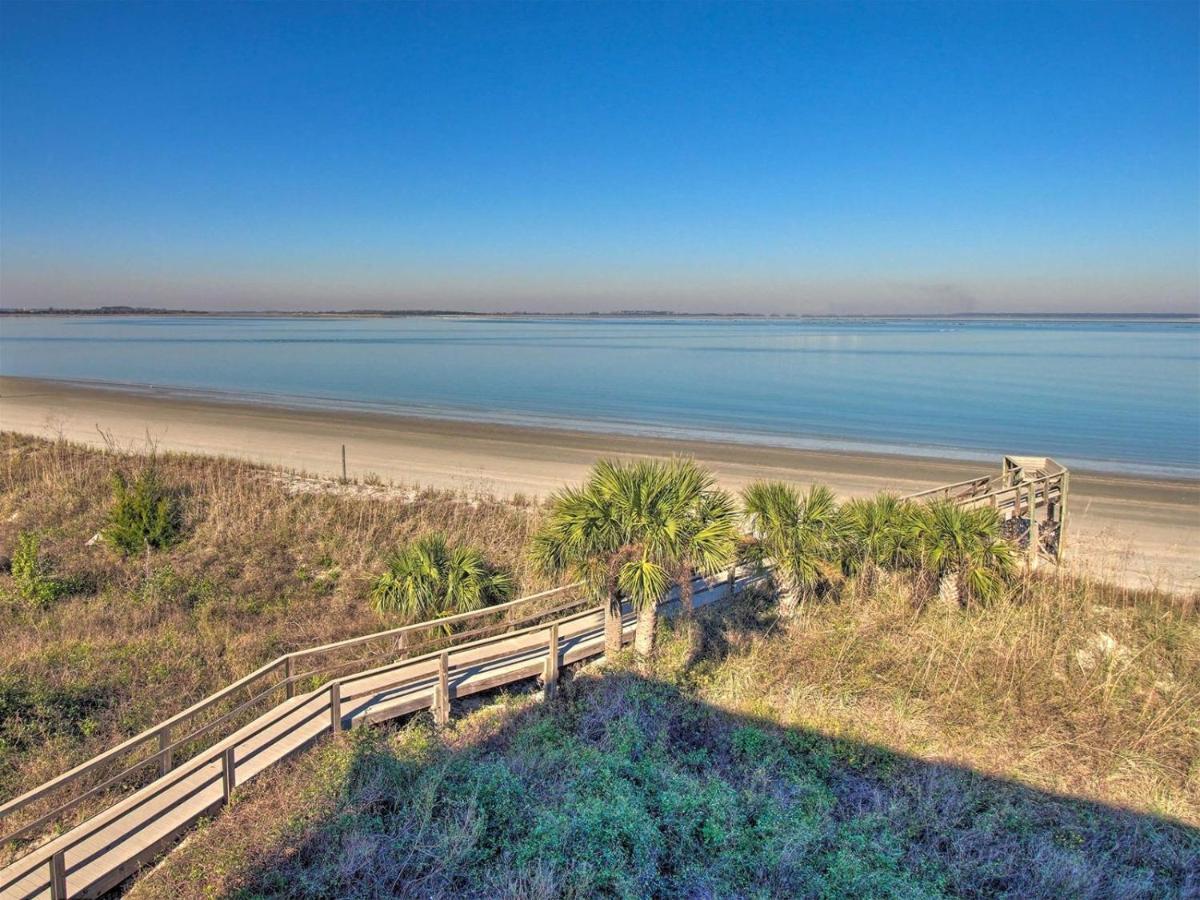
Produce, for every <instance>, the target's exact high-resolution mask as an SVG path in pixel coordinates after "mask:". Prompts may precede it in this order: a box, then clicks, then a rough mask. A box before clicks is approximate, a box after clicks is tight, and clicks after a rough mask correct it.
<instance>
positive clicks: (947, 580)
mask: <svg viewBox="0 0 1200 900" xmlns="http://www.w3.org/2000/svg"><path fill="white" fill-rule="evenodd" d="M938 601H939V602H940V603H942V605H944V606H954V607H957V606H959V604H960V603H961V598H960V597H959V578H958V569H949V570H947V571H946V572H945V573H944V574H943V575H942V577H941V578H940V579H939V580H938Z"/></svg>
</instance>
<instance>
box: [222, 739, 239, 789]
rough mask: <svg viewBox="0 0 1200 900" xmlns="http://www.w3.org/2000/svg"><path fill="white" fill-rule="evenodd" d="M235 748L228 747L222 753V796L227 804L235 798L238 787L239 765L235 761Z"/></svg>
mask: <svg viewBox="0 0 1200 900" xmlns="http://www.w3.org/2000/svg"><path fill="white" fill-rule="evenodd" d="M235 749H236V748H234V747H226V748H225V749H224V750H222V751H221V795H222V797H223V799H224V800H225V802H226V803H228V802H229V801H230V799H231V798H232V797H233V789H234V788H235V787H237V764H236V761H235V760H234V756H233V754H234V751H235Z"/></svg>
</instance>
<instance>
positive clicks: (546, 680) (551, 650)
mask: <svg viewBox="0 0 1200 900" xmlns="http://www.w3.org/2000/svg"><path fill="white" fill-rule="evenodd" d="M542 682H543V684H542V696H543V697H545V699H547V700H549V699H550V698H551V697H553V696H554V695H555V694H556V693H558V623H557V622H553V623H551V625H550V636H549V640H548V641H547V647H546V674H545V675H544V676H543V678H542Z"/></svg>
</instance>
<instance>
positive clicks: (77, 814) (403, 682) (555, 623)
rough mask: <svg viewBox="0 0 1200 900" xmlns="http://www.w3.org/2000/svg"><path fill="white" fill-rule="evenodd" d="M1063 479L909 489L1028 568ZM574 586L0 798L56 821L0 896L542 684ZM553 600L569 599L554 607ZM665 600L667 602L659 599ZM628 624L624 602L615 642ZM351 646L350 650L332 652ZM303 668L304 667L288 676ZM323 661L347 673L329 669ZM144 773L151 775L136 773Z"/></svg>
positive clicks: (35, 824) (1041, 475)
mask: <svg viewBox="0 0 1200 900" xmlns="http://www.w3.org/2000/svg"><path fill="white" fill-rule="evenodd" d="M1068 484H1069V475H1068V473H1067V471H1066V469H1064V468H1063V467H1061V466H1059V465H1058V464H1057V463H1055V462H1054V461H1053V460H1050V459H1046V458H1042V457H1006V458H1005V462H1004V465H1003V467H1002V469H1001V472H1000V474H999V475H990V476H983V477H981V478H977V479H972V480H970V481H965V482H960V483H958V484H953V485H946V486H944V487H941V488H936V489H934V490H931V491H924V492H921V493H920V494H915V495H912V498H913V499H917V500H927V499H933V498H945V499H949V500H952V501H954V502H956V503H962V504H965V505H972V506H974V505H989V506H991V507H992V508H994V509H996V510H997V511H998V513H999V514H1000V515H1001V517H1002V518H1003V519H1004V520H1005V522H1006V526H1015V527H1013V528H1010V529H1009V531H1010V536H1011V537H1012V538H1014V539H1015V540H1017V541H1018V543H1020V544H1021V545H1022V546H1024V547H1025V550H1026V554H1027V556H1028V559H1029V561H1030V562H1029V564H1030V566H1031V567H1033V566H1035V565H1036V564H1037V561H1038V559H1039V558H1050V559H1052V560H1055V561H1058V560H1060V559H1061V557H1062V552H1063V545H1064V535H1065V530H1066V498H1067V490H1068ZM1039 513H1040V515H1039ZM761 577H764V576H763V575H761V574H754V573H752V572H750V571H749V570H738V571H734V572H731V573H729V576H728V578H727V579H725V580H722V581H721V582H720V583H716V584H713V583H710V582H707V581H704V580H703V579H697V581H696V583H695V597H694V599H695V604H696V606H704V605H706V604H709V603H713V602H715V601H717V600H720V599H722V598H725V597H729V596H731V595H732V594H734V593H735V592H737V591H740V590H742V589H744V588H745V587H746V586H747V585H748V584H750V583H752V582H754V581H756V580H758V579H759V578H761ZM578 587H579V586H578V585H566V586H564V587H561V588H556V589H554V590H551V591H545V592H543V593H541V594H536V595H534V596H532V597H525V598H521V599H519V600H514V601H511V602H509V603H504V604H499V605H497V606H494V607H490V608H488V609H484V610H479V611H476V612H473V613H462V614H459V615H455V616H448V617H445V618H443V619H439V620H437V621H436V622H432V623H429V622H425V623H418V624H416V625H409V626H404V627H402V628H395V629H391V630H388V631H383V632H378V633H376V634H371V635H365V636H363V637H359V638H352V639H350V640H347V641H340V642H338V643H336V644H328V645H325V646H322V647H315V648H312V649H310V650H304V651H298V652H296V653H290V654H287V655H286V656H283V657H280V658H279V659H277V660H275V661H273V662H271V663H268V664H267V665H265V666H263V667H262V668H260V669H258V670H256V671H255V672H252V673H250V674H249V675H247V676H245V677H244V678H241V679H239V680H238V681H236V682H234V683H233V684H231V685H229V686H228V687H226V688H224V689H222V690H221V691H218V692H217V693H216V694H213V695H212V696H210V697H207V698H205V699H204V700H202V701H200V702H199V703H197V704H195V705H193V706H191V707H189V708H188V709H186V710H184V711H183V712H181V713H179V714H178V715H176V716H173V717H172V718H170V719H168V720H167V721H165V722H163V723H160V724H159V725H157V726H155V727H154V728H151V729H149V730H148V731H146V732H143V733H142V734H140V735H137V736H136V737H134V738H130V739H129V740H127V741H125V742H123V743H122V744H120V745H118V746H117V747H114V748H113V749H112V750H109V751H107V752H106V753H102V754H100V756H97V757H95V758H94V759H92V760H89V761H88V762H86V763H83V764H82V765H80V766H76V767H75V768H74V769H72V770H71V771H69V772H67V773H65V774H63V775H61V776H59V777H58V778H56V779H54V780H52V781H50V782H48V783H46V784H44V785H42V786H40V787H38V788H35V789H34V790H32V791H29V792H27V793H25V794H23V795H21V796H19V797H16V798H13V799H11V800H9V801H7V802H5V803H4V804H3V805H0V823H3V822H7V821H11V820H12V819H14V818H16V817H18V816H20V817H23V818H24V819H25V821H24V823H23V824H21V825H20V826H19V827H18V828H16V829H15V830H12V831H9V832H8V833H6V834H4V835H3V836H2V837H0V845H3V844H5V843H9V842H11V841H15V840H22V839H37V838H39V837H41V836H42V835H44V834H45V833H46V832H48V831H49V829H50V828H51V827H53V826H54V825H57V824H60V823H64V822H66V823H67V828H66V830H65V831H64V832H63V833H62V834H60V835H58V836H57V837H54V838H53V839H51V840H49V841H47V842H45V843H43V844H42V845H41V846H38V847H36V848H34V849H32V850H30V851H29V852H28V853H27V854H26V855H24V856H23V857H21V858H20V859H17V860H16V861H15V862H13V863H12V864H10V865H9V866H8V867H7V868H5V869H3V870H2V871H0V900H15V898H29V897H49V898H52V900H60V898H65V897H94V896H98V895H100V894H103V893H105V892H106V891H109V890H111V889H112V888H113V887H115V886H116V885H118V884H120V883H121V882H122V881H124V880H125V879H126V878H128V877H129V876H130V875H132V874H133V873H134V872H136V871H137V870H138V868H140V867H141V866H143V865H145V864H146V863H147V862H149V861H151V860H152V859H154V858H155V857H156V856H157V855H158V854H160V853H161V852H162V851H163V850H164V849H165V848H167V847H168V846H170V844H171V843H172V842H174V841H175V840H177V839H178V838H179V836H180V835H181V834H182V833H183V832H184V831H186V830H187V829H188V828H189V827H190V826H191V825H192V824H194V823H195V822H196V821H197V820H198V819H200V818H202V817H206V816H211V815H213V814H214V813H215V812H217V810H219V809H220V808H221V806H223V805H224V804H225V803H226V802H228V799H229V796H230V794H231V792H232V791H233V790H234V788H235V787H236V786H237V785H240V784H244V783H245V782H247V781H249V780H250V779H252V778H254V777H255V776H257V775H258V774H259V773H260V772H263V771H265V770H266V769H267V768H269V767H270V766H272V765H274V764H275V763H277V762H279V761H281V760H284V759H287V758H288V757H290V756H292V755H294V754H296V753H298V752H299V751H301V750H303V749H304V748H306V747H308V746H309V745H311V744H312V743H313V742H314V741H315V740H317V739H318V738H319V737H321V736H322V735H325V734H329V733H331V732H337V731H340V730H342V729H345V728H350V727H354V726H357V725H361V724H368V723H376V722H383V721H386V720H388V719H393V718H395V717H397V716H402V715H405V714H408V713H412V712H416V711H417V710H422V709H432V710H433V713H434V716H435V719H436V720H437V721H438V722H439V723H444V722H445V721H447V720H448V719H449V717H450V704H451V702H452V701H453V700H454V699H457V698H461V697H467V696H470V695H471V694H476V693H479V692H481V691H486V690H490V689H492V688H496V687H500V686H502V685H506V684H512V683H514V682H518V681H523V680H526V679H530V678H538V677H540V678H542V679H543V682H544V684H545V688H546V691H547V692H548V693H550V692H552V691H553V690H554V689H555V686H556V683H557V679H558V671H559V668H560V667H561V666H563V665H569V664H571V663H576V662H580V661H582V660H585V659H589V658H592V657H596V656H599V655H601V654H602V653H603V651H604V612H603V608H602V607H598V606H595V605H593V604H592V603H591V602H590V601H589V600H587V598H586V597H581V596H579V595H578V591H577V588H578ZM573 591H574V592H575V596H573V597H572V596H571V595H572V592H573ZM563 597H567V598H568V599H566V601H565V602H560V601H562V598H563ZM675 602H676V601H674V600H673V599H670V598H668V600H667V601H666V603H665V604H664V605H665V606H667V607H670V606H671V605H672V604H673V603H675ZM547 604H550V605H547ZM554 604H557V605H554ZM514 617H515V618H514ZM488 619H491V620H492V621H491V622H490V623H487V624H484V625H482V627H476V626H472V627H471V628H469V629H468V630H466V631H462V632H459V633H458V634H456V635H454V641H455V643H453V644H450V645H449V646H437V647H435V648H434V649H433V650H432V651H431V652H417V651H419V650H421V649H422V648H421V647H419V646H418V647H408V646H406V642H407V641H408V640H409V639H418V640H426V641H427V642H428V640H429V635H430V634H431V633H432V630H433V629H437V628H440V627H442V626H447V625H464V624H466V623H469V622H475V621H478V620H488ZM634 622H635V615H634V613H633V612H632V611H631V610H629V609H628V608H626V609H625V610H624V615H623V622H622V624H623V632H624V639H625V640H626V641H628V640H630V639H631V638H632V635H633V628H634ZM489 631H494V632H496V633H492V634H488V633H487V632H489ZM448 642H449V639H448V638H445V637H443V638H441V639H440V643H441V644H446V643H448ZM433 643H439V639H437V638H434V639H433ZM350 651H354V652H355V653H358V654H359V655H358V656H357V657H355V658H352V659H346V658H345V655H346V654H347V653H348V652H350ZM339 658H340V661H339ZM305 664H314V665H315V667H314V668H311V669H308V670H306V671H301V667H302V666H303V665H305ZM338 672H343V673H348V674H342V675H340V676H336V677H335V674H336V673H338ZM302 688H309V689H308V690H303V689H302ZM298 691H299V693H297V692H298ZM185 756H188V758H187V759H186V760H183V761H180V760H181V759H182V758H183V757H185ZM149 774H153V775H154V776H156V777H153V780H150V781H149V783H146V781H147V775H149ZM139 779H140V781H139ZM68 792H69V799H66V800H64V799H63V797H64V796H65V795H67V794H68ZM56 798H57V799H56ZM106 802H107V803H108V805H107V806H104V803H106ZM87 804H91V806H88V805H87ZM97 809H98V810H99V811H97ZM72 813H74V818H75V822H74V824H71V822H70V817H71V814H72ZM92 813H94V814H92ZM89 814H90V817H89ZM81 818H82V821H80V819H81Z"/></svg>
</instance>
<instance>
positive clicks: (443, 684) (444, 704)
mask: <svg viewBox="0 0 1200 900" xmlns="http://www.w3.org/2000/svg"><path fill="white" fill-rule="evenodd" d="M433 699H434V701H435V702H434V706H433V718H434V721H435V722H436V723H437V724H438V725H439V726H441V725H447V724H449V722H450V653H449V651H447V650H443V651H442V654H441V656H439V657H438V686H437V693H436V694H435V695H434V698H433Z"/></svg>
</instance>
